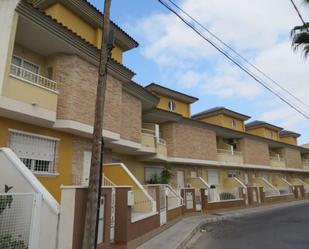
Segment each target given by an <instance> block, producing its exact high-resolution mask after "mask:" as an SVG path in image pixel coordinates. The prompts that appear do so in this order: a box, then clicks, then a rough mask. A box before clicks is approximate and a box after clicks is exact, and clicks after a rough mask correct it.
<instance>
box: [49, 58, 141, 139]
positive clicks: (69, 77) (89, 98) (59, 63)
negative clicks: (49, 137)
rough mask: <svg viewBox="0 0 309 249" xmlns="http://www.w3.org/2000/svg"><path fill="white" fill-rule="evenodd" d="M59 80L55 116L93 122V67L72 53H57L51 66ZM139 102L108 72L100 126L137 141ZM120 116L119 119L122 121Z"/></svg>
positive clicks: (139, 113) (86, 122)
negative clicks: (102, 125)
mask: <svg viewBox="0 0 309 249" xmlns="http://www.w3.org/2000/svg"><path fill="white" fill-rule="evenodd" d="M54 74H55V76H54V77H55V80H56V81H57V82H59V96H58V107H57V119H65V120H73V121H77V122H81V123H83V124H87V125H91V126H92V125H93V122H94V111H95V98H96V89H97V81H98V69H97V67H96V66H94V65H92V64H90V63H88V62H86V61H84V60H82V59H81V58H79V57H78V56H76V55H58V56H57V57H56V59H55V67H54ZM141 109H142V104H141V101H140V100H139V99H137V98H135V97H134V96H132V95H130V94H128V93H126V92H123V90H122V82H120V81H119V80H118V79H115V78H114V77H112V76H110V75H108V77H107V85H106V100H105V107H104V129H105V130H109V131H112V132H115V133H118V134H121V136H122V137H123V138H124V139H129V140H132V141H135V142H140V131H141ZM122 117H123V120H122Z"/></svg>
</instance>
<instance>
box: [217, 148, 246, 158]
mask: <svg viewBox="0 0 309 249" xmlns="http://www.w3.org/2000/svg"><path fill="white" fill-rule="evenodd" d="M217 153H218V154H224V155H231V156H242V153H241V152H240V151H235V150H224V149H217Z"/></svg>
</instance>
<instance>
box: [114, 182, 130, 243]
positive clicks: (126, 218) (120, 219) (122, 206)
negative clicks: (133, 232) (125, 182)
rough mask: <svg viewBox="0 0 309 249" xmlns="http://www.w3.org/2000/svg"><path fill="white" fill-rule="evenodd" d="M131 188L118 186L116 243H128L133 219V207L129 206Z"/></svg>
mask: <svg viewBox="0 0 309 249" xmlns="http://www.w3.org/2000/svg"><path fill="white" fill-rule="evenodd" d="M130 190H131V188H116V203H115V205H116V210H115V244H120V245H126V244H127V243H128V223H129V222H130V221H131V207H128V191H130Z"/></svg>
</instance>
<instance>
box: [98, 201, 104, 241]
mask: <svg viewBox="0 0 309 249" xmlns="http://www.w3.org/2000/svg"><path fill="white" fill-rule="evenodd" d="M104 211H105V198H104V197H101V200H100V212H99V217H98V219H99V223H98V241H97V243H98V244H101V243H103V238H104Z"/></svg>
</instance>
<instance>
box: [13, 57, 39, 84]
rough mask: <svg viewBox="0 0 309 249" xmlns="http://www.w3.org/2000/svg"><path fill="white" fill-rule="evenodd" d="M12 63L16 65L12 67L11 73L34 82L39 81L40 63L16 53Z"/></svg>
mask: <svg viewBox="0 0 309 249" xmlns="http://www.w3.org/2000/svg"><path fill="white" fill-rule="evenodd" d="M12 64H13V65H14V66H12V67H11V74H13V75H15V76H17V77H21V78H23V79H25V80H28V81H30V82H33V83H36V82H37V81H38V76H37V75H38V74H39V72H40V67H39V66H38V65H36V64H34V63H32V62H30V61H27V60H25V59H23V58H21V57H18V56H16V55H13V58H12ZM23 69H25V70H23Z"/></svg>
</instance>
